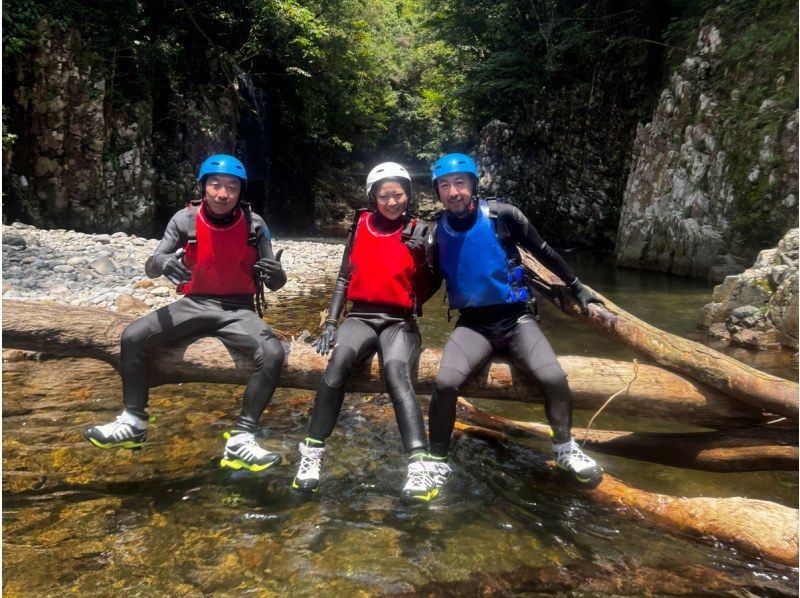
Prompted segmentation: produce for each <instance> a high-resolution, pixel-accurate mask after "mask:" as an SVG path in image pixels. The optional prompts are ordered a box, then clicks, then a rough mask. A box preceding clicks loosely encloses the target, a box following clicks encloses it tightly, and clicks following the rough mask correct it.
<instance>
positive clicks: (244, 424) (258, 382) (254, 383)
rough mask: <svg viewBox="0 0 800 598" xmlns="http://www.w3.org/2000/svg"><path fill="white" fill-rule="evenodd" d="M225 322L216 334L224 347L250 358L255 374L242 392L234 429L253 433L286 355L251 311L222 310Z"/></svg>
mask: <svg viewBox="0 0 800 598" xmlns="http://www.w3.org/2000/svg"><path fill="white" fill-rule="evenodd" d="M225 314H226V317H227V319H228V320H230V321H229V322H228V323H227V324H226V325H225V326H223V327H222V328H220V329H219V330H218V331H217V332H216V336H218V337H219V338H220V340H222V342H223V343H224V344H225V346H227V347H230V348H233V349H236V350H239V351H242V352H243V353H247V354H249V355H252V357H253V361H254V362H255V365H256V371H255V372H253V373H252V375H251V376H250V378H249V379H248V381H247V386H246V387H245V389H244V397H243V398H242V412H241V414H240V415H239V417H238V418H237V420H236V429H237V430H242V431H245V432H253V433H255V432H256V431H257V430H258V422H259V420H260V419H261V415H262V414H263V413H264V410H265V409H266V408H267V405H269V402H270V401H271V400H272V395H273V394H275V388H276V387H277V386H278V378H279V376H280V373H281V368H282V367H283V360H284V357H285V355H286V353H285V351H284V349H283V345H282V344H281V342H280V341H279V340H278V339H277V338H276V337H275V334H273V332H272V330H271V329H270V327H269V326H267V324H266V323H265V322H264V321H263V320H262V319H261V318H259V317H258V314H256V313H255V312H254V311H252V310H250V309H232V310H228V309H226V310H225Z"/></svg>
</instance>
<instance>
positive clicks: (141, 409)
mask: <svg viewBox="0 0 800 598" xmlns="http://www.w3.org/2000/svg"><path fill="white" fill-rule="evenodd" d="M217 328H219V321H218V318H217V316H216V314H215V313H214V310H209V309H207V308H206V307H205V306H204V305H203V304H202V302H198V301H197V300H195V299H194V298H192V297H184V298H182V299H180V300H178V301H176V302H175V303H170V304H169V305H165V306H164V307H161V308H159V309H157V310H156V311H154V312H151V313H149V314H147V315H146V316H142V317H141V318H139V319H137V320H134V321H133V322H131V323H130V324H129V325H128V326H127V327H126V328H125V330H124V331H123V332H122V339H121V342H120V349H121V352H120V353H121V354H120V358H121V359H120V361H121V367H120V373H121V375H122V397H123V403H124V405H125V409H126V410H127V411H130V412H131V413H134V414H136V415H137V416H139V417H141V418H143V419H146V418H147V413H146V409H147V402H148V399H149V389H150V356H151V354H152V351H153V349H155V348H156V347H159V346H161V345H164V344H167V343H170V342H173V341H176V340H179V339H181V338H184V337H187V336H190V335H202V334H207V333H209V332H213V331H214V330H216V329H217Z"/></svg>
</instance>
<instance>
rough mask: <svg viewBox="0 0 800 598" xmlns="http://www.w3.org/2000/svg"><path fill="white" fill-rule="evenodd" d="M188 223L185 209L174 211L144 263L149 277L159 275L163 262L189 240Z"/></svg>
mask: <svg viewBox="0 0 800 598" xmlns="http://www.w3.org/2000/svg"><path fill="white" fill-rule="evenodd" d="M188 226H189V223H188V222H187V219H186V213H185V210H180V211H179V212H176V213H175V215H173V216H172V219H170V221H169V224H167V229H166V230H165V231H164V236H163V237H162V238H161V241H160V242H159V244H158V247H156V250H155V251H154V252H153V255H151V256H150V257H149V258H147V262H145V265H144V272H145V274H147V276H148V277H150V278H158V277H159V276H161V274H162V272H163V268H164V262H166V261H167V259H168V258H169V257H170V256H172V255H173V254H174V253H175V252H176V251H178V249H181V248H182V247H183V246H184V245H186V243H188V241H189V230H188Z"/></svg>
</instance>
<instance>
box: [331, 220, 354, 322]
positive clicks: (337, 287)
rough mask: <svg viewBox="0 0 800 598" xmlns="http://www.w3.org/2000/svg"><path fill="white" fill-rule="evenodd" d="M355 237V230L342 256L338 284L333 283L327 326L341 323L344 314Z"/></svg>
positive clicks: (346, 243)
mask: <svg viewBox="0 0 800 598" xmlns="http://www.w3.org/2000/svg"><path fill="white" fill-rule="evenodd" d="M355 235H356V233H355V231H354V230H351V231H350V234H349V235H347V241H346V242H345V245H344V253H343V254H342V265H341V266H339V275H338V276H337V277H336V282H334V283H333V294H332V295H331V302H330V303H329V304H328V317H327V318H325V323H326V324H328V323H331V324H336V323H338V322H339V316H340V315H341V314H342V309H344V304H345V302H346V301H347V287H348V286H350V252H351V251H352V249H353V241H354V239H355Z"/></svg>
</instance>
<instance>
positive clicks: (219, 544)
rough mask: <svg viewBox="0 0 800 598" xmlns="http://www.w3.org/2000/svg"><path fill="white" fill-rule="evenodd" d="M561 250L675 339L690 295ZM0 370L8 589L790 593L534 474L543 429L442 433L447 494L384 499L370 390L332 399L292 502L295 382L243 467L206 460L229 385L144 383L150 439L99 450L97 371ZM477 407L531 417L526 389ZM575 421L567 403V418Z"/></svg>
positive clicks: (719, 550)
mask: <svg viewBox="0 0 800 598" xmlns="http://www.w3.org/2000/svg"><path fill="white" fill-rule="evenodd" d="M570 261H571V263H573V264H575V269H576V271H578V272H579V273H580V274H581V275H583V276H584V278H586V279H587V282H588V283H589V284H591V285H592V286H596V288H597V289H598V290H599V291H600V292H602V293H604V294H607V295H608V296H609V297H611V298H612V299H613V300H614V301H615V302H618V303H619V304H620V305H622V306H623V307H625V308H626V309H629V310H630V311H632V312H633V313H635V314H636V315H638V316H640V317H642V318H643V319H645V320H647V321H649V322H652V323H653V324H656V325H658V326H662V327H664V328H667V329H670V330H671V331H673V332H676V333H679V334H686V335H689V334H690V333H691V325H690V324H689V322H690V320H691V319H692V318H694V317H695V314H696V313H697V309H699V306H700V305H702V303H704V302H705V301H706V300H707V297H708V295H709V293H710V289H709V288H708V287H706V286H704V285H697V284H696V283H691V282H688V281H682V280H676V279H666V278H664V277H661V279H659V277H657V276H652V277H650V276H642V275H641V274H637V273H628V272H622V273H620V272H616V273H613V277H612V276H611V274H609V275H608V278H606V277H605V276H606V275H603V277H600V274H601V273H602V272H603V269H602V267H601V266H602V264H600V265H597V264H594V262H589V263H588V264H586V263H584V262H582V261H581V260H580V259H578V258H572V256H571V259H570ZM584 270H585V271H586V274H583V272H584ZM593 277H597V278H593ZM326 300H327V297H322V298H320V297H315V296H306V297H298V298H289V299H287V300H285V301H281V302H276V304H275V305H274V306H273V310H274V311H273V313H272V314H271V315H272V318H274V323H275V325H276V327H281V322H287V324H284V325H283V326H284V327H285V330H286V332H287V333H289V334H299V332H300V331H301V330H302V329H303V328H312V327H313V326H314V325H315V323H316V321H318V313H317V312H318V311H319V309H321V307H323V306H324V303H325V302H326ZM435 301H436V300H434V302H432V303H431V304H429V309H428V310H427V315H426V317H425V318H424V319H423V320H422V329H423V334H424V335H425V336H426V339H425V342H426V345H428V346H431V345H438V346H441V345H442V344H443V342H444V339H445V337H446V334H447V332H448V331H449V329H450V328H451V327H452V323H450V324H448V323H447V322H446V318H445V317H444V315H443V313H442V311H443V310H441V309H439V305H438V304H436V303H435ZM626 301H627V303H626ZM653 303H657V304H658V305H655V306H654V305H653ZM665 306H669V307H668V308H667V307H665ZM637 310H638V311H637ZM289 313H291V314H292V316H291V318H289V317H288V315H284V314H289ZM670 314H671V315H670ZM678 314H680V317H678ZM543 319H544V326H545V329H546V332H547V334H548V336H549V337H550V338H551V340H552V341H553V344H554V345H555V346H556V350H557V352H559V353H561V354H564V353H572V354H587V355H600V356H604V357H614V358H618V359H625V358H628V357H626V354H624V353H619V349H618V348H617V347H616V346H613V347H611V348H608V347H607V345H605V344H604V343H605V339H600V340H598V338H599V337H598V336H597V335H596V334H594V333H592V332H591V331H589V333H590V334H589V335H587V334H586V331H585V330H583V329H582V328H583V327H582V326H580V325H579V324H578V325H577V326H575V325H574V324H573V323H572V322H570V321H569V320H567V319H566V318H562V317H561V316H560V315H559V314H557V313H555V312H554V313H553V314H549V313H548V314H547V315H546V317H543ZM673 325H674V327H673ZM681 327H683V328H681ZM687 330H688V332H686V331H687ZM588 339H591V340H588ZM615 351H616V352H615ZM4 382H5V385H4V396H3V418H4V434H3V466H4V474H3V490H4V495H3V499H4V500H3V516H4V518H3V531H4V535H3V547H4V559H3V588H4V594H5V595H8V596H29V595H36V596H62V595H65V594H68V593H69V594H74V595H80V596H101V595H102V596H105V595H108V594H121V595H126V596H163V595H174V596H208V595H214V596H248V595H253V596H273V595H277V594H280V595H292V596H295V595H296V596H305V595H315V596H341V595H347V594H350V595H385V594H392V595H402V596H423V595H424V596H428V595H436V596H439V595H441V596H469V595H478V594H481V595H503V596H506V595H514V596H532V595H541V594H553V593H554V594H568V595H586V596H589V595H642V594H648V595H675V594H683V595H730V596H753V595H758V596H769V595H796V594H797V583H798V574H797V570H796V569H789V568H786V567H780V566H775V565H771V564H768V563H764V562H762V561H760V560H758V559H755V558H752V557H748V556H745V555H741V554H739V553H738V552H737V551H736V550H734V549H732V548H730V547H727V546H721V545H715V544H713V543H710V542H701V541H697V540H694V539H690V538H687V537H684V536H681V535H677V534H668V533H665V532H664V531H663V529H657V528H654V527H652V526H650V525H648V524H645V523H642V522H641V521H639V520H637V519H636V518H634V517H630V516H625V515H623V514H621V513H620V512H618V511H617V510H615V509H609V508H605V507H602V506H598V505H597V504H594V503H591V502H588V501H587V500H586V499H585V498H584V497H582V496H581V495H580V494H578V493H576V492H574V491H573V490H570V489H569V488H567V487H565V486H563V485H560V484H558V483H554V482H553V480H552V478H551V476H550V475H549V474H548V471H549V470H548V467H547V465H546V463H545V452H543V451H546V449H547V447H546V446H545V444H544V443H537V442H535V441H530V442H527V443H522V444H496V443H490V442H487V441H484V440H480V439H476V438H472V437H469V436H465V435H464V436H459V437H458V438H457V439H456V440H455V441H454V450H453V456H452V462H453V465H454V468H455V476H454V478H453V480H452V482H451V483H450V484H449V485H448V487H447V491H446V494H445V496H444V497H443V498H441V499H438V500H437V501H435V502H433V503H431V504H406V503H404V502H403V501H402V500H401V499H400V498H399V492H400V488H401V487H402V485H403V481H404V474H405V465H404V456H403V454H402V450H401V448H400V440H399V434H398V433H397V429H396V425H395V423H394V417H393V415H392V412H391V405H390V402H389V400H388V399H387V398H386V397H385V396H384V395H376V396H364V395H348V396H347V399H346V402H345V406H344V408H343V410H342V415H341V418H340V420H339V424H338V425H337V427H336V430H335V432H334V434H333V436H332V437H331V439H330V441H329V444H328V446H329V450H328V454H327V457H326V461H325V463H324V467H323V471H324V476H323V481H322V484H321V487H320V490H319V492H318V493H316V494H314V495H312V496H306V495H299V494H296V493H294V492H293V491H291V490H290V488H289V485H290V482H291V479H292V477H293V475H294V472H295V470H296V467H297V461H298V457H297V443H298V442H299V441H300V440H301V439H302V438H303V436H304V434H305V428H306V425H307V423H308V413H309V409H310V406H311V403H312V400H313V394H312V393H308V392H303V391H291V390H279V391H278V393H277V394H276V396H275V399H274V400H273V403H272V404H271V406H270V408H269V410H268V412H267V414H266V415H265V417H264V419H263V424H264V428H263V429H262V438H261V439H260V441H261V443H262V444H263V445H264V446H265V447H267V448H269V449H270V450H277V451H280V452H281V454H282V455H283V456H284V459H285V461H284V463H283V464H282V465H280V466H278V467H276V468H274V470H270V471H268V472H266V473H265V474H263V475H262V476H260V477H245V476H231V475H229V474H228V473H226V472H225V471H223V470H221V469H219V467H218V465H217V463H218V459H219V456H220V454H221V450H222V446H223V442H224V441H223V440H222V439H221V433H222V431H224V430H225V429H227V428H228V427H229V426H230V425H231V423H232V421H233V419H234V417H235V414H236V412H237V409H238V400H239V397H240V394H241V387H235V386H226V385H214V386H212V385H203V384H182V385H170V386H164V387H159V388H157V389H154V390H153V393H152V400H151V405H152V408H151V412H152V413H153V414H154V415H156V416H157V420H156V422H155V423H154V424H153V426H152V428H151V431H150V437H149V439H148V444H147V446H146V447H145V449H144V450H142V451H139V452H137V453H129V452H113V451H100V450H97V449H95V448H93V447H91V446H90V445H89V444H88V443H85V441H83V440H82V438H81V430H82V429H83V427H84V426H86V425H88V424H91V423H97V422H98V421H110V419H111V418H113V416H114V414H115V413H117V412H118V409H119V397H120V392H121V388H120V382H119V378H118V377H117V375H116V374H115V373H114V371H113V370H112V369H111V368H110V367H108V366H105V365H102V364H98V363H97V362H93V361H90V360H75V359H63V360H54V361H45V362H40V363H33V362H18V363H9V364H5V365H4ZM480 404H481V406H483V407H485V408H487V409H491V410H494V411H499V412H502V413H505V414H506V415H510V416H513V417H520V418H525V419H534V420H538V421H542V420H543V417H544V415H543V412H542V411H543V410H542V408H541V406H539V405H527V404H518V403H512V402H503V401H482V402H480ZM590 415H591V414H583V413H580V412H579V413H576V424H577V425H580V424H582V423H585V421H586V420H587V419H588V417H589V416H590ZM603 426H604V427H609V428H615V427H616V428H618V429H624V427H625V421H624V420H622V419H620V418H616V419H615V418H614V417H609V419H607V420H606V421H604V422H603ZM601 459H602V461H603V464H604V466H605V467H606V469H607V470H608V471H610V472H612V473H613V475H615V476H617V477H620V478H622V479H623V480H625V481H627V482H629V483H632V484H634V485H636V486H637V487H641V488H644V489H648V490H655V491H660V492H667V493H670V494H676V495H685V496H701V495H702V496H731V495H739V496H749V497H752V498H764V499H767V500H773V501H779V502H782V503H784V504H789V505H791V506H795V507H796V506H797V474H796V473H765V472H761V473H752V474H708V473H703V472H689V471H687V470H680V469H675V468H669V467H662V466H656V465H650V464H644V463H638V462H635V461H631V460H626V459H621V458H609V457H605V456H601Z"/></svg>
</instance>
